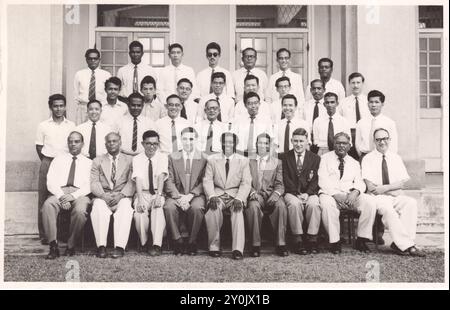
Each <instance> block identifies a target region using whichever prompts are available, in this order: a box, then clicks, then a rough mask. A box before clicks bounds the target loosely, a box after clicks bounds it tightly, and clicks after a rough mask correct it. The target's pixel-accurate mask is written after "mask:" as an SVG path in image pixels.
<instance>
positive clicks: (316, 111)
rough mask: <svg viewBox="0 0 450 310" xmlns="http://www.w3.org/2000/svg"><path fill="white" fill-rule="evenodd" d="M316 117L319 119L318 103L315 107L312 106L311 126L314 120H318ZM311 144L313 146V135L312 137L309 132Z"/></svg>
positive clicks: (317, 102)
mask: <svg viewBox="0 0 450 310" xmlns="http://www.w3.org/2000/svg"><path fill="white" fill-rule="evenodd" d="M318 117H319V101H316V105H315V106H314V111H313V119H312V124H311V125H314V120H315V119H316V118H318ZM311 143H312V144H315V143H314V135H313V133H312V132H311Z"/></svg>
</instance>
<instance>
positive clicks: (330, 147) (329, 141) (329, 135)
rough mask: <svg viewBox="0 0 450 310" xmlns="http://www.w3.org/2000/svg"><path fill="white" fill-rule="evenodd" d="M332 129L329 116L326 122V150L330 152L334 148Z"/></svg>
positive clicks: (331, 119) (331, 121) (331, 120)
mask: <svg viewBox="0 0 450 310" xmlns="http://www.w3.org/2000/svg"><path fill="white" fill-rule="evenodd" d="M333 140H334V127H333V118H332V117H331V116H330V121H329V122H328V139H327V142H328V150H330V151H332V150H333V148H334V147H333V146H334V142H333Z"/></svg>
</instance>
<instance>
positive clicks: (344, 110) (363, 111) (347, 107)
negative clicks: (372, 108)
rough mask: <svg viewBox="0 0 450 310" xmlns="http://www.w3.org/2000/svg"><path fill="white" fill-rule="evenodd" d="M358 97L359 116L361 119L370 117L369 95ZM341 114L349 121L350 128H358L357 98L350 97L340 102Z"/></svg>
mask: <svg viewBox="0 0 450 310" xmlns="http://www.w3.org/2000/svg"><path fill="white" fill-rule="evenodd" d="M357 97H358V105H359V114H360V117H361V119H362V118H365V117H370V112H369V108H368V106H367V95H365V94H360V95H358V96H357ZM338 109H339V113H340V114H341V115H342V116H343V117H345V118H346V119H347V121H348V122H349V124H350V128H356V96H355V95H353V94H352V95H350V96H348V97H345V98H344V99H342V100H341V101H340V102H339V106H338Z"/></svg>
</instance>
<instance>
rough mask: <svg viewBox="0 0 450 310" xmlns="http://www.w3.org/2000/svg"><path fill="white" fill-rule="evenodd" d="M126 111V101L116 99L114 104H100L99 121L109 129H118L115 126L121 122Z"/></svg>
mask: <svg viewBox="0 0 450 310" xmlns="http://www.w3.org/2000/svg"><path fill="white" fill-rule="evenodd" d="M127 113H128V106H127V105H126V103H124V102H122V101H120V100H119V99H117V100H116V103H115V104H114V105H110V104H109V103H106V104H104V105H103V106H102V114H101V115H100V121H102V122H103V123H105V124H106V125H108V126H109V127H111V130H113V131H116V132H117V131H118V130H119V128H118V127H117V126H118V125H120V123H121V122H122V118H123V117H124V116H125V115H126V114H127Z"/></svg>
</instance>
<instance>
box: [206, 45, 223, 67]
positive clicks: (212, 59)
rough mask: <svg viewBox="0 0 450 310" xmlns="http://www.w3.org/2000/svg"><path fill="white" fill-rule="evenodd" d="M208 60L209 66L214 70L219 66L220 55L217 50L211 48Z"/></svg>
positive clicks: (208, 52)
mask: <svg viewBox="0 0 450 310" xmlns="http://www.w3.org/2000/svg"><path fill="white" fill-rule="evenodd" d="M206 58H208V64H209V66H210V67H213V68H214V67H216V66H217V65H218V64H219V59H220V53H219V51H218V50H216V49H215V48H210V49H208V51H207V52H206Z"/></svg>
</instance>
